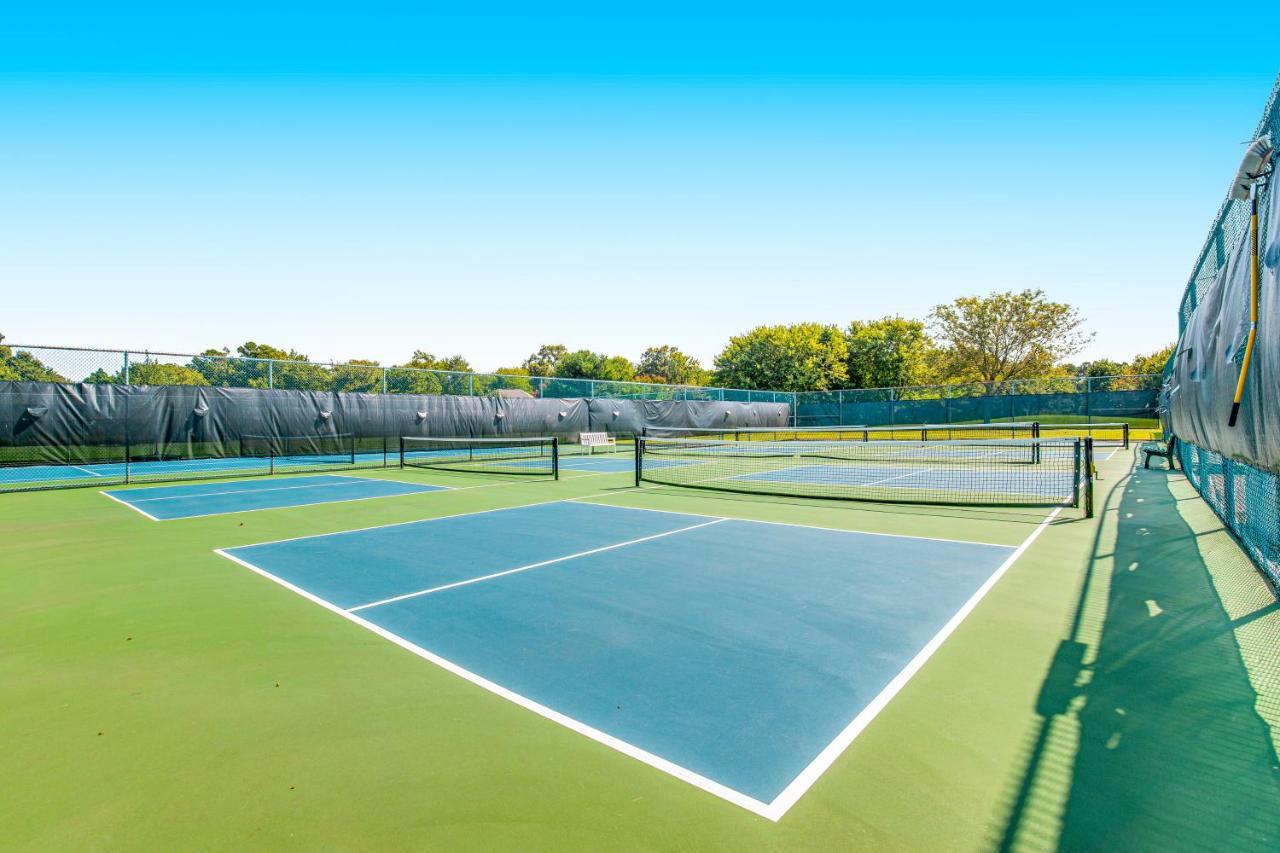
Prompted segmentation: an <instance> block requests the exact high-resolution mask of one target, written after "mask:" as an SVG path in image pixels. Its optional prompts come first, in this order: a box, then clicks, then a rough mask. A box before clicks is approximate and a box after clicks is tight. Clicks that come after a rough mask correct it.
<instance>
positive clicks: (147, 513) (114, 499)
mask: <svg viewBox="0 0 1280 853" xmlns="http://www.w3.org/2000/svg"><path fill="white" fill-rule="evenodd" d="M98 494H100V495H102V496H104V497H108V498H111V500H113V501H115V502H116V503H118V504H120V505H121V506H127V507H128V508H129V509H131V510H133V511H134V512H136V513H138V514H139V515H145V516H146V517H147V518H149V519H151V520H152V521H161V519H159V518H156V517H155V516H154V515H152V514H151V513H149V512H143V510H142V509H141V508H139V507H136V506H134V505H133V504H131V503H129V502H128V501H122V500H120V498H118V497H116V496H115V495H113V494H110V493H108V492H98Z"/></svg>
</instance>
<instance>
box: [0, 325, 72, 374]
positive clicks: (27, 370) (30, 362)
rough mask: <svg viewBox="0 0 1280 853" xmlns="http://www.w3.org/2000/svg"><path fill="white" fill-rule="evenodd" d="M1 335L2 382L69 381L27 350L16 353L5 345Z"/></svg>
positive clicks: (0, 366)
mask: <svg viewBox="0 0 1280 853" xmlns="http://www.w3.org/2000/svg"><path fill="white" fill-rule="evenodd" d="M3 341H4V335H0V380H8V381H19V380H21V381H25V382H66V381H67V379H66V377H65V376H63V375H62V374H60V373H58V372H57V371H56V370H54V369H53V368H51V367H49V366H48V365H46V364H45V363H44V362H42V361H40V359H38V358H36V357H35V356H34V355H32V354H31V353H29V352H27V351H26V350H18V351H17V352H16V353H15V352H14V351H13V350H12V349H11V348H9V347H7V346H4V345H3Z"/></svg>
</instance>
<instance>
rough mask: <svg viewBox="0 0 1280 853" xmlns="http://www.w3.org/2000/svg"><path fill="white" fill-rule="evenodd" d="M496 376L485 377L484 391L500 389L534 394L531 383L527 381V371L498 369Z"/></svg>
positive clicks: (509, 368)
mask: <svg viewBox="0 0 1280 853" xmlns="http://www.w3.org/2000/svg"><path fill="white" fill-rule="evenodd" d="M496 373H497V374H498V375H496V376H489V377H486V379H487V380H488V381H487V382H486V390H487V391H489V392H493V391H497V390H498V389H500V388H514V389H516V390H518V391H524V392H525V393H527V394H534V393H535V392H534V390H533V382H532V381H531V380H530V379H529V371H528V370H525V369H524V368H523V367H499V368H498V369H497V371H496Z"/></svg>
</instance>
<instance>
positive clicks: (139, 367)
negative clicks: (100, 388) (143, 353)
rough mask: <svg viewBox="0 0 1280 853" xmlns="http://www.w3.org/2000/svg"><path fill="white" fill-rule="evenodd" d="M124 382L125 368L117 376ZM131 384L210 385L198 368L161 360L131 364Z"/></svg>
mask: <svg viewBox="0 0 1280 853" xmlns="http://www.w3.org/2000/svg"><path fill="white" fill-rule="evenodd" d="M116 381H117V382H124V381H125V380H124V370H123V369H121V371H120V373H119V374H117V376H116ZM129 384H130V385H208V384H209V380H208V379H206V378H205V376H204V374H202V373H201V372H200V371H198V370H193V369H192V368H190V367H188V366H187V365H184V364H166V363H165V362H161V361H151V360H149V359H148V360H147V361H138V362H133V363H131V364H130V365H129Z"/></svg>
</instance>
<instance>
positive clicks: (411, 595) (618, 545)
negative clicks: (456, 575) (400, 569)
mask: <svg viewBox="0 0 1280 853" xmlns="http://www.w3.org/2000/svg"><path fill="white" fill-rule="evenodd" d="M589 506H595V504H589ZM728 520H729V519H727V518H716V519H712V520H711V521H704V522H702V523H701V524H693V525H690V526H689V527H681V528H679V529H677V530H668V531H666V532H665V533H654V534H652V535H650V536H641V537H640V538H639V539H628V540H627V541H626V542H617V543H615V544H613V545H604V546H602V547H600V548H592V549H591V550H590V551H579V552H578V553H576V554H568V555H566V556H564V557H556V558H554V559H551V560H543V561H542V562H540V563H530V564H529V565H527V566H518V567H516V568H514V569H505V570H504V571H501V572H494V573H493V574H490V575H482V576H480V577H478V578H468V579H467V580H464V581H455V582H454V583H446V584H442V585H440V586H433V587H430V588H428V589H420V590H418V591H417V592H406V593H405V594H404V595H396V596H392V597H391V598H384V599H382V600H381V601H371V602H369V603H368V604H361V605H359V606H357V607H352V608H350V609H349V610H348V611H347V612H348V613H355V612H356V611H357V610H368V609H369V608H371V607H381V606H382V605H384V604H394V603H395V602H397V601H405V600H407V599H410V598H419V597H421V596H424V595H431V594H432V593H436V592H443V591H444V590H446V589H457V588H458V587H460V586H470V585H471V584H473V583H480V582H481V581H487V580H493V579H494V578H500V577H505V576H506V575H514V574H516V573H517V572H527V571H529V570H530V569H540V568H542V567H543V566H551V565H554V564H556V563H563V562H565V561H567V560H576V559H578V558H579V557H589V556H591V555H592V554H600V553H603V552H605V551H613V550H616V549H618V548H625V547H627V546H628V545H638V544H640V543H641V542H650V541H652V540H654V539H661V538H663V537H664V536H674V535H676V534H677V533H688V532H689V531H690V530H697V529H698V528H699V527H710V526H711V525H713V524H719V523H720V522H722V521H728Z"/></svg>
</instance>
